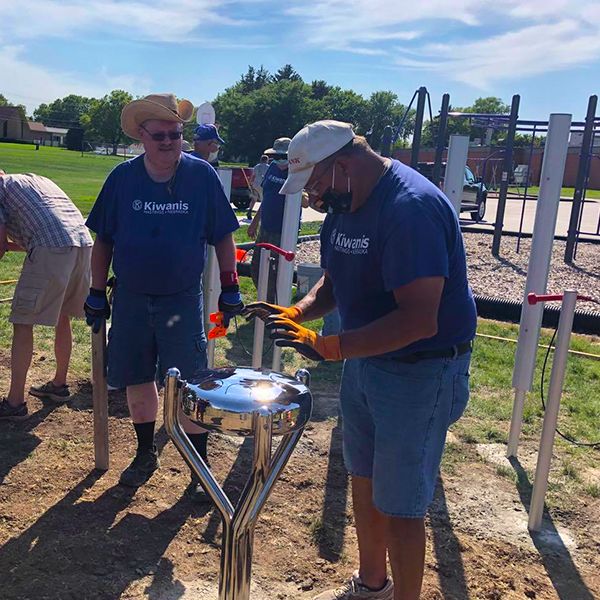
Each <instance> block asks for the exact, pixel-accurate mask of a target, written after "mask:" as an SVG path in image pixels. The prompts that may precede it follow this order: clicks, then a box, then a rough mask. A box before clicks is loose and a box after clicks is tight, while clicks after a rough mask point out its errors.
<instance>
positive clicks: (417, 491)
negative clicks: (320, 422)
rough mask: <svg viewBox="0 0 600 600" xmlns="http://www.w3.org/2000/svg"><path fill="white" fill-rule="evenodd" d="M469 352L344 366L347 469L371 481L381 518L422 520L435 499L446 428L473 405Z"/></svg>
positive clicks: (351, 362) (371, 360)
mask: <svg viewBox="0 0 600 600" xmlns="http://www.w3.org/2000/svg"><path fill="white" fill-rule="evenodd" d="M470 360H471V353H470V352H468V353H466V354H463V355H461V356H459V357H457V358H455V359H452V358H435V359H428V360H422V361H419V362H417V363H414V364H407V363H402V362H398V361H394V360H391V359H383V358H356V359H349V360H346V362H345V363H344V372H343V375H342V386H341V391H340V403H341V414H342V418H343V438H344V444H343V447H344V462H345V464H346V468H347V470H348V472H349V473H350V474H351V475H354V476H358V477H366V478H369V479H372V483H373V503H374V505H375V507H376V508H377V509H378V510H379V511H380V512H382V513H384V514H386V515H389V516H395V517H403V518H421V517H424V516H425V513H426V512H427V508H428V507H429V505H430V503H431V501H432V500H433V493H434V489H435V484H436V480H437V475H438V471H439V467H440V461H441V458H442V452H443V450H444V444H445V441H446V432H447V430H448V427H449V426H450V425H451V424H452V423H454V422H455V421H456V420H458V418H459V417H460V416H461V415H462V413H463V411H464V410H465V407H466V405H467V402H468V399H469V363H470Z"/></svg>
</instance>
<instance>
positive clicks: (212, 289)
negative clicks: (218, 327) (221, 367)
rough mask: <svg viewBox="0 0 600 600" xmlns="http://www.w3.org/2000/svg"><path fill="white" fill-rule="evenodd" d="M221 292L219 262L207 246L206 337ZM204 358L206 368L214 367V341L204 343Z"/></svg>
mask: <svg viewBox="0 0 600 600" xmlns="http://www.w3.org/2000/svg"><path fill="white" fill-rule="evenodd" d="M220 292H221V282H220V280H219V262H218V261H217V253H216V252H215V249H214V248H213V247H212V246H208V251H207V256H206V266H205V267H204V331H205V332H206V334H207V335H208V332H209V330H210V329H211V328H212V327H213V326H214V325H213V324H212V323H211V322H210V320H209V317H210V313H213V312H216V311H217V310H218V307H219V294H220ZM206 357H207V361H208V368H209V369H212V368H213V367H214V366H215V340H214V339H213V340H208V341H207V342H206Z"/></svg>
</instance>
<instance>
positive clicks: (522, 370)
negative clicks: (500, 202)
mask: <svg viewBox="0 0 600 600" xmlns="http://www.w3.org/2000/svg"><path fill="white" fill-rule="evenodd" d="M570 128H571V115H566V114H552V115H550V121H549V125H548V136H547V137H546V146H545V150H544V162H543V164H542V174H541V178H540V191H539V194H538V199H537V207H536V211H535V223H534V227H533V238H532V241H531V255H530V258H529V266H528V269H527V281H526V283H525V294H524V296H523V298H524V299H523V308H522V310H521V323H520V326H519V342H518V345H517V351H516V354H515V367H514V371H513V380H512V385H513V387H514V388H515V400H514V404H513V413H512V419H511V423H510V434H509V438H508V447H507V455H508V456H516V455H517V448H518V446H519V436H520V434H521V423H522V421H523V407H524V403H525V396H526V394H527V392H528V391H529V390H530V389H531V384H532V382H533V372H534V368H535V359H536V355H537V347H538V341H539V336H540V328H541V324H542V316H543V310H544V309H543V305H542V304H541V303H538V304H536V305H529V304H528V303H527V294H529V293H530V292H535V293H536V294H544V293H545V292H546V285H547V283H548V271H549V269H550V258H551V256H552V245H553V243H554V231H555V229H556V217H557V214H558V204H559V201H560V192H561V188H562V182H563V176H564V171H565V161H566V158H567V149H568V143H569V131H570Z"/></svg>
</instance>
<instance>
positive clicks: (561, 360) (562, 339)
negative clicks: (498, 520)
mask: <svg viewBox="0 0 600 600" xmlns="http://www.w3.org/2000/svg"><path fill="white" fill-rule="evenodd" d="M576 302H577V292H576V291H575V290H565V292H564V295H563V301H562V308H561V311H560V319H559V321H558V334H557V338H556V347H555V350H554V362H553V364H552V375H551V376H550V387H549V389H548V402H547V404H546V412H545V414H544V425H543V428H542V437H541V440H540V449H539V452H538V460H537V467H536V469H535V480H534V482H533V493H532V496H531V505H530V506H529V529H531V530H532V531H539V530H540V527H541V525H542V516H543V514H544V498H545V497H546V491H547V490H548V475H549V473H550V463H551V462H552V447H553V446H554V435H555V433H556V424H557V422H558V411H559V410H560V397H561V395H562V391H563V383H564V380H565V370H566V368H567V356H568V352H569V343H570V341H571V330H572V329H573V316H574V315H575V304H576Z"/></svg>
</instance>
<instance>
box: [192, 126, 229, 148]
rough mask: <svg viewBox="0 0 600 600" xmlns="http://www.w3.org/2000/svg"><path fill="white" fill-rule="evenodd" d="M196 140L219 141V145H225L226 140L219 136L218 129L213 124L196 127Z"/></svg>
mask: <svg viewBox="0 0 600 600" xmlns="http://www.w3.org/2000/svg"><path fill="white" fill-rule="evenodd" d="M194 140H198V141H206V140H217V141H218V142H219V144H224V143H225V140H224V139H223V138H222V137H220V136H219V132H218V131H217V128H216V127H215V126H214V125H211V124H205V125H198V127H196V130H195V131H194Z"/></svg>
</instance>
